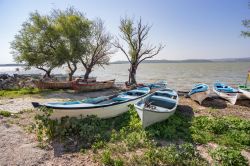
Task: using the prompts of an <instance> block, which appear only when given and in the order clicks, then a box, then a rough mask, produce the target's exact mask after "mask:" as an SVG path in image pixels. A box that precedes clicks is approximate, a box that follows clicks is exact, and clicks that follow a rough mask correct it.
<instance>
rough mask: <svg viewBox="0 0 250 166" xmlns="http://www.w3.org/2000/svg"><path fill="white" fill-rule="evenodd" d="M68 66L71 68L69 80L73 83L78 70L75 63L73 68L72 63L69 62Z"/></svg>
mask: <svg viewBox="0 0 250 166" xmlns="http://www.w3.org/2000/svg"><path fill="white" fill-rule="evenodd" d="M67 64H68V68H69V73H68V76H69V78H68V80H69V81H72V80H73V75H74V73H75V71H76V70H77V66H76V64H75V63H73V68H72V67H71V65H70V62H67Z"/></svg>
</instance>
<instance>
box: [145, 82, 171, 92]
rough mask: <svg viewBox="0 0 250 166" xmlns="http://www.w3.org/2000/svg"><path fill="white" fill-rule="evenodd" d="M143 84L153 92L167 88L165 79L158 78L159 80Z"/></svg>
mask: <svg viewBox="0 0 250 166" xmlns="http://www.w3.org/2000/svg"><path fill="white" fill-rule="evenodd" d="M145 86H148V87H149V88H150V90H151V93H153V92H155V91H157V90H161V89H165V88H167V81H166V80H159V81H156V82H155V83H149V84H145Z"/></svg>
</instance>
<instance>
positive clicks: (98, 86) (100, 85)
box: [72, 79, 115, 92]
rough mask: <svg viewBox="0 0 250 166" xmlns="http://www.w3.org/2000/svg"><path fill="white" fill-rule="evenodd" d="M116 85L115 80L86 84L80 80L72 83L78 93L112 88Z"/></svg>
mask: <svg viewBox="0 0 250 166" xmlns="http://www.w3.org/2000/svg"><path fill="white" fill-rule="evenodd" d="M114 83H115V80H108V81H96V82H85V81H83V80H81V79H78V80H75V81H73V82H72V87H73V89H74V90H75V91H76V92H89V91H97V90H102V89H109V88H112V87H113V86H114Z"/></svg>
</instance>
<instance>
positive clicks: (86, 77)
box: [84, 67, 92, 81]
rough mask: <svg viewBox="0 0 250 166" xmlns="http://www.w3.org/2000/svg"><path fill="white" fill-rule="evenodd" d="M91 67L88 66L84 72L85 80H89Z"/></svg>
mask: <svg viewBox="0 0 250 166" xmlns="http://www.w3.org/2000/svg"><path fill="white" fill-rule="evenodd" d="M91 69H92V68H91V67H90V68H86V71H85V74H84V80H85V81H87V80H88V78H89V74H90V73H91Z"/></svg>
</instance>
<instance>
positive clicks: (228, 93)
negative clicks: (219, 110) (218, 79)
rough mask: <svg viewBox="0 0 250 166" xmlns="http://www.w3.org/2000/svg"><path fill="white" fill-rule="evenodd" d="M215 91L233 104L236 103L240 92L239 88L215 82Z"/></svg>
mask: <svg viewBox="0 0 250 166" xmlns="http://www.w3.org/2000/svg"><path fill="white" fill-rule="evenodd" d="M213 91H214V92H215V93H216V94H217V95H218V96H220V97H221V98H223V99H225V100H227V101H229V102H230V103H231V104H232V105H234V104H235V103H236V101H237V98H238V93H239V91H238V90H236V89H234V88H232V87H231V86H228V85H225V84H222V83H215V84H214V87H213Z"/></svg>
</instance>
